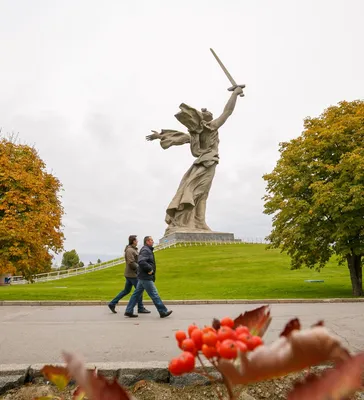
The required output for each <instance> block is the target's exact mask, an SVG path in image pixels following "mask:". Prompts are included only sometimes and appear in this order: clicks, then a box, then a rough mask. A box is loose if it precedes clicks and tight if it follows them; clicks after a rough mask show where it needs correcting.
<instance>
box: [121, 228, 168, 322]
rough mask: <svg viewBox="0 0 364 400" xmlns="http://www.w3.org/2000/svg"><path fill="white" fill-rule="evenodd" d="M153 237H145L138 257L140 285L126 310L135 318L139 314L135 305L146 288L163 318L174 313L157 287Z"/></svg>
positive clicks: (127, 314) (126, 312)
mask: <svg viewBox="0 0 364 400" xmlns="http://www.w3.org/2000/svg"><path fill="white" fill-rule="evenodd" d="M153 244H154V241H153V238H152V237H151V236H146V237H145V238H144V246H143V247H142V248H141V250H140V253H139V257H138V264H139V268H138V286H137V287H136V289H135V290H134V293H133V294H132V296H131V297H130V300H129V303H128V305H127V307H126V310H125V314H124V315H125V316H126V317H129V318H135V317H137V316H138V315H137V314H134V307H135V305H136V303H137V302H138V299H139V297H140V296H141V294H142V293H143V291H144V290H145V291H146V292H147V293H148V295H149V297H150V298H151V299H152V301H153V303H154V305H155V306H156V308H157V310H158V312H159V315H160V317H161V318H165V317H168V316H169V315H171V314H172V310H168V309H167V307H166V306H165V305H164V304H163V301H162V299H161V298H160V297H159V294H158V291H157V288H156V287H155V284H154V282H155V275H156V264H155V258H154V253H153Z"/></svg>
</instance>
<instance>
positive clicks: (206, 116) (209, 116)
mask: <svg viewBox="0 0 364 400" xmlns="http://www.w3.org/2000/svg"><path fill="white" fill-rule="evenodd" d="M201 113H202V118H203V120H204V121H207V122H210V121H212V120H213V118H214V117H213V115H212V113H211V112H210V111H208V110H207V108H201Z"/></svg>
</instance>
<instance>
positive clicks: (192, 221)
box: [146, 52, 244, 236]
mask: <svg viewBox="0 0 364 400" xmlns="http://www.w3.org/2000/svg"><path fill="white" fill-rule="evenodd" d="M213 54H214V56H215V58H216V59H217V61H218V62H219V64H220V66H221V67H222V68H223V70H224V72H225V73H226V75H227V76H228V78H229V80H230V81H231V82H232V83H233V87H232V88H229V90H230V91H232V94H231V97H230V99H229V100H228V102H227V104H226V106H225V108H224V111H223V112H222V114H221V115H220V116H219V117H218V118H216V119H213V116H212V113H211V112H210V111H208V110H207V109H206V108H202V109H201V111H198V110H196V109H194V108H192V107H190V106H188V105H186V104H184V103H182V104H181V105H180V107H179V108H180V110H181V111H180V112H178V113H177V114H176V115H175V117H176V118H177V119H178V121H180V122H181V123H182V124H183V125H184V126H185V127H186V128H187V129H188V133H183V132H179V131H175V130H165V129H163V130H162V131H161V132H160V133H159V132H156V131H152V132H153V134H151V135H148V136H147V137H146V139H147V140H149V141H152V140H157V139H159V140H160V145H161V146H162V148H163V149H168V148H170V147H171V146H180V145H183V144H186V143H189V144H190V149H191V153H192V155H193V156H194V157H195V158H196V160H195V161H194V163H193V164H192V166H191V167H190V168H189V169H188V171H187V172H186V173H185V174H184V176H183V178H182V181H181V183H180V185H179V187H178V190H177V193H176V194H175V196H174V197H173V199H172V201H171V202H170V204H169V206H168V208H167V210H166V218H165V221H166V223H167V224H168V227H167V229H166V232H165V236H167V235H169V234H171V233H174V232H212V231H211V229H210V228H209V227H208V225H207V224H206V201H207V198H208V195H209V192H210V188H211V184H212V181H213V179H214V175H215V169H216V166H217V164H218V162H219V154H218V148H219V133H218V129H219V128H220V127H221V126H222V125H223V124H224V123H225V122H226V120H227V119H228V118H229V117H230V115H231V114H232V113H233V111H234V108H235V104H236V99H237V97H238V96H239V95H240V96H243V87H244V85H237V84H236V83H235V81H234V80H233V79H232V78H231V76H230V74H229V73H228V72H227V71H226V69H225V67H224V66H223V65H222V63H221V61H220V60H219V59H218V57H217V56H216V54H215V53H214V52H213ZM230 78H231V79H230Z"/></svg>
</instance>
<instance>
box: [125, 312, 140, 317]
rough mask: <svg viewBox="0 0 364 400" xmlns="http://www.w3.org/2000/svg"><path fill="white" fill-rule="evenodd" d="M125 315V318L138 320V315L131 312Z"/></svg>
mask: <svg viewBox="0 0 364 400" xmlns="http://www.w3.org/2000/svg"><path fill="white" fill-rule="evenodd" d="M124 315H125V317H129V318H138V315H137V314H133V313H131V312H126V313H125V314H124Z"/></svg>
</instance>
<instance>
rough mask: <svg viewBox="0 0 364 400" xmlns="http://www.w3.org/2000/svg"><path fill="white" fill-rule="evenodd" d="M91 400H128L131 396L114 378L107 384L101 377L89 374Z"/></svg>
mask: <svg viewBox="0 0 364 400" xmlns="http://www.w3.org/2000/svg"><path fill="white" fill-rule="evenodd" d="M90 379H91V390H92V400H130V399H131V396H129V394H128V393H127V392H126V390H125V389H123V388H122V387H121V386H120V385H119V383H118V382H117V380H116V378H115V379H114V380H113V381H111V382H109V381H108V380H107V379H106V378H105V377H104V376H102V375H97V376H95V375H93V374H90Z"/></svg>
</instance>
